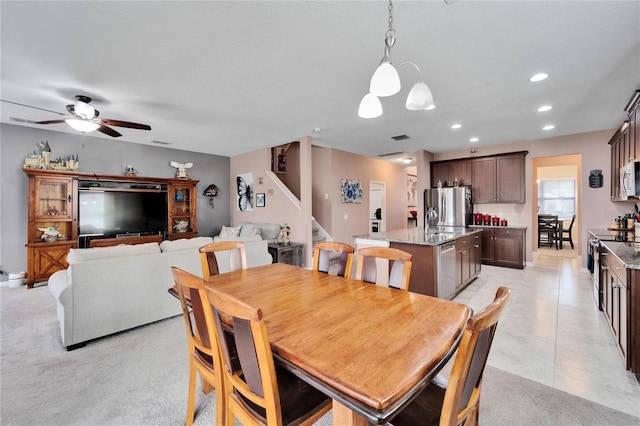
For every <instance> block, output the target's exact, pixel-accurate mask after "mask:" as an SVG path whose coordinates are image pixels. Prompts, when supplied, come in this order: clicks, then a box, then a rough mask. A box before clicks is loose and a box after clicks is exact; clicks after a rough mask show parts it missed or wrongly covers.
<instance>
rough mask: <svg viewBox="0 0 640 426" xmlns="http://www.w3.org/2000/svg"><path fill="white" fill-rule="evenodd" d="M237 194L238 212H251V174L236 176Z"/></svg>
mask: <svg viewBox="0 0 640 426" xmlns="http://www.w3.org/2000/svg"><path fill="white" fill-rule="evenodd" d="M236 190H237V194H238V204H237V208H238V211H240V212H250V211H252V210H253V173H242V174H240V175H237V176H236Z"/></svg>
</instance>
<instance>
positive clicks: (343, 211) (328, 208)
mask: <svg viewBox="0 0 640 426" xmlns="http://www.w3.org/2000/svg"><path fill="white" fill-rule="evenodd" d="M313 168H314V172H313V191H314V196H315V197H316V198H315V199H314V205H313V212H314V213H313V214H314V217H315V218H316V220H317V221H318V223H319V224H320V225H321V226H322V227H323V228H324V229H325V230H326V231H327V232H328V233H329V235H331V236H332V237H333V239H334V241H342V242H346V243H348V244H354V238H353V236H354V235H358V234H366V233H369V181H370V180H376V181H381V182H384V183H385V184H386V206H385V210H386V224H387V230H391V229H398V228H406V227H407V213H406V205H407V198H406V197H407V194H406V176H407V172H406V168H405V167H404V166H401V165H397V164H392V163H390V162H388V161H383V160H377V159H374V158H369V157H363V156H361V155H357V154H352V153H349V152H345V151H341V150H338V149H330V148H320V147H314V149H313ZM342 179H351V180H360V181H361V182H362V186H363V190H364V196H363V198H364V199H363V202H362V203H361V204H355V203H342V201H341V196H340V182H341V180H342ZM324 194H327V198H326V199H325V197H324Z"/></svg>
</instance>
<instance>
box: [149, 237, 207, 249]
mask: <svg viewBox="0 0 640 426" xmlns="http://www.w3.org/2000/svg"><path fill="white" fill-rule="evenodd" d="M212 242H213V238H211V237H195V238H181V239H179V240H174V241H169V240H165V241H163V242H161V243H160V250H162V252H163V253H165V252H170V251H179V250H187V249H199V248H200V247H202V246H206V245H207V244H211V243H212Z"/></svg>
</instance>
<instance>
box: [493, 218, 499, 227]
mask: <svg viewBox="0 0 640 426" xmlns="http://www.w3.org/2000/svg"><path fill="white" fill-rule="evenodd" d="M498 225H500V218H499V217H498V216H494V217H493V226H498Z"/></svg>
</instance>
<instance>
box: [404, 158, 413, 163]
mask: <svg viewBox="0 0 640 426" xmlns="http://www.w3.org/2000/svg"><path fill="white" fill-rule="evenodd" d="M411 160H412V158H403V159H402V162H403V163H404V164H409V163H410V162H411Z"/></svg>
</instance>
